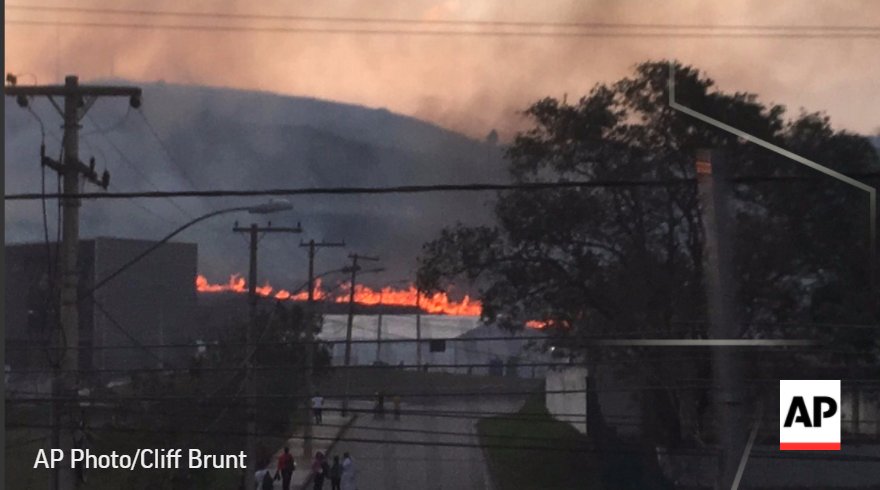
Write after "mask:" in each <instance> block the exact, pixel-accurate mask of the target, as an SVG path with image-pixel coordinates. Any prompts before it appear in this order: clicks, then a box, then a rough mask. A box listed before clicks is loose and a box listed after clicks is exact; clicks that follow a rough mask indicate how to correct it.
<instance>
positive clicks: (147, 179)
mask: <svg viewBox="0 0 880 490" xmlns="http://www.w3.org/2000/svg"><path fill="white" fill-rule="evenodd" d="M129 110H130V108H129ZM126 114H128V113H127V112H126ZM86 119H88V120H89V121H90V122H91V123H92V124H93V125H94V126H95V127H96V128H99V129H100V126H99V125H98V123H97V122H96V121H95V120H94V118H92V116H91V114H89V113H86ZM97 133H98V134H100V135H101V137H102V138H104V141H106V142H107V143H108V144H109V145H110V147H111V148H113V150H114V151H115V152H116V154H117V155H119V158H120V160H121V161H122V163H123V164H125V165H126V166H127V167H128V168H130V169H132V170H133V171H134V172H135V173H137V174H138V175H139V176H140V177H141V179H142V181H143V182H146V183H147V184H148V185H149V186H150V187H152V188H153V189H154V190H155V191H159V186H157V185H156V183H155V182H153V181H152V180H151V179H150V177H149V176H147V174H146V173H144V172H143V171H142V170H141V169H140V168H139V167H138V166H137V165H135V163H134V162H132V161H131V159H130V158H129V157H128V155H126V154H125V152H123V151H122V150H121V149H120V148H119V146H118V145H117V144H116V143H115V142H114V141H113V140H112V139H110V136H109V135H108V134H107V132H106V131H102V130H99V131H97ZM166 200H167V201H168V203H169V204H171V205H172V206H174V207H175V208H176V209H177V210H178V211H179V212H180V213H181V214H182V215H183V216H185V217H186V218H187V219H192V218H193V216H192V214H190V213H189V212H187V211H186V210H185V209H183V208H182V207H181V206H180V205H179V204H177V202H175V201H174V199H171V198H168V199H166ZM142 209H147V208H145V207H144V208H142ZM153 214H155V213H153ZM157 216H158V215H157ZM162 219H163V220H164V221H168V219H167V218H164V217H162Z"/></svg>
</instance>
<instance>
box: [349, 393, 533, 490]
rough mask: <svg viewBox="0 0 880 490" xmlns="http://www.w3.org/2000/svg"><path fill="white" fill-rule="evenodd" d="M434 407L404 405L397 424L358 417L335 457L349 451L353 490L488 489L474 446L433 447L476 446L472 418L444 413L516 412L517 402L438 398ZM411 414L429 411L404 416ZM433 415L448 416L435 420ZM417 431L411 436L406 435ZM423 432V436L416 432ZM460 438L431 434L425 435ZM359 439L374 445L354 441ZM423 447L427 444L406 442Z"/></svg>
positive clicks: (496, 398) (510, 399) (485, 471)
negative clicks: (448, 444) (352, 462)
mask: <svg viewBox="0 0 880 490" xmlns="http://www.w3.org/2000/svg"><path fill="white" fill-rule="evenodd" d="M442 398H444V399H440V398H438V399H437V403H430V402H426V401H421V402H420V403H419V404H406V403H405V402H404V404H403V412H404V413H403V415H402V417H401V420H399V421H398V420H394V416H393V414H391V413H390V412H389V413H386V415H385V418H384V419H376V418H374V416H373V415H370V414H367V413H362V414H361V415H360V416H359V417H358V419H357V421H355V423H354V424H353V425H352V427H350V428H349V429H348V431H346V433H345V434H344V435H343V438H342V439H343V440H341V441H339V443H338V444H337V445H336V447H335V450H334V453H335V454H340V455H341V454H342V453H343V452H346V451H347V452H350V453H351V455H352V457H353V459H354V461H355V467H356V475H357V487H358V490H409V489H424V490H453V489H455V490H490V489H491V486H490V477H489V472H488V469H487V467H486V462H485V460H484V454H483V451H482V450H481V449H480V448H478V447H442V446H436V445H431V444H432V443H438V442H439V443H458V444H472V445H475V444H478V443H479V441H478V439H477V436H476V430H475V424H476V420H477V419H476V418H474V417H471V418H465V417H461V416H459V415H454V416H448V415H453V414H450V413H449V412H502V413H509V412H513V411H516V410H517V409H518V408H519V407H520V406H521V405H522V398H518V397H505V398H502V397H499V396H488V397H481V398H476V397H467V398H457V399H450V398H449V397H442ZM407 411H412V412H419V411H422V412H425V411H427V412H432V413H433V414H426V413H407ZM438 412H441V413H446V415H447V416H438ZM406 431H416V432H406ZM418 431H424V432H418ZM438 431H439V432H456V433H460V434H463V435H461V436H457V435H447V434H431V433H427V432H438ZM358 439H361V440H362V439H372V440H377V439H378V440H380V441H381V443H379V442H356V440H358ZM410 441H417V442H426V443H428V444H426V445H415V444H406V442H410Z"/></svg>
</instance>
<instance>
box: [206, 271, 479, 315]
mask: <svg viewBox="0 0 880 490" xmlns="http://www.w3.org/2000/svg"><path fill="white" fill-rule="evenodd" d="M196 290H197V291H198V292H200V293H223V292H232V293H247V290H248V288H247V281H245V279H244V278H243V277H241V275H240V274H233V275H232V276H230V277H229V281H228V282H227V283H226V284H212V283H210V282H208V279H207V278H206V277H205V276H203V275H198V276H196ZM273 291H274V294H273ZM350 291H351V289H350V288H348V287H343V288H341V292H339V293H338V294H336V295H331V294H330V293H329V292H327V291H325V290H324V289H323V288H322V282H321V279H320V278H318V279H316V280H315V292H314V295H315V299H316V300H323V299H330V300H332V301H334V302H336V303H345V302H347V301H348V297H349V294H350ZM256 292H257V294H258V295H260V296H264V297H273V298H275V299H277V300H280V301H305V300H307V299H308V291H300V292H298V293H296V294H293V293H291V292H290V291H288V290H286V289H279V290H278V291H275V289H274V288H273V287H272V285H270V284H269V283H268V282H267V283H265V284H263V285H262V286H259V287H257V288H256ZM354 300H355V302H356V303H360V304H363V305H379V304H382V305H389V306H416V303H417V302H418V306H420V307H421V309H422V310H423V311H426V312H428V313H437V314H443V315H460V316H479V314H480V312H481V309H482V305H481V304H480V302H479V301H478V300H475V299H471V297H470V296H467V295H465V297H464V298H463V299H462V300H461V301H453V300H451V299H450V298H449V296H448V295H447V294H446V293H434V294H431V295H421V297H419V294H418V291H417V290H416V287H415V286H414V285H409V286H408V287H407V288H404V289H395V288H392V287H388V286H386V287H384V288H381V289H378V290H374V289H372V288H370V287H368V286H364V285H362V284H358V285H357V286H355V290H354Z"/></svg>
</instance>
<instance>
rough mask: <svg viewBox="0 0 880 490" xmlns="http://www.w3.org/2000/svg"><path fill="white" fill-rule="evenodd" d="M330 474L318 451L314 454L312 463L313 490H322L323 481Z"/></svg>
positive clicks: (322, 455) (321, 454) (322, 454)
mask: <svg viewBox="0 0 880 490" xmlns="http://www.w3.org/2000/svg"><path fill="white" fill-rule="evenodd" d="M329 473H330V467H329V466H328V465H327V461H326V459H324V453H322V452H321V451H318V452H317V453H315V459H314V461H312V481H313V482H314V487H313V488H314V490H323V488H324V479H325V478H327V475H328V474H329Z"/></svg>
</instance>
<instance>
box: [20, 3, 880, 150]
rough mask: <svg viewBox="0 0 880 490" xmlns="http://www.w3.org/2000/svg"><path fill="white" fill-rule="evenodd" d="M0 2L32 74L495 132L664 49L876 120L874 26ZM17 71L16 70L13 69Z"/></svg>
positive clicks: (668, 16)
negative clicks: (809, 33)
mask: <svg viewBox="0 0 880 490" xmlns="http://www.w3.org/2000/svg"><path fill="white" fill-rule="evenodd" d="M14 4H18V5H42V2H38V3H33V2H30V3H29V2H28V1H27V0H17V1H16V2H14ZM50 5H54V6H58V5H76V6H77V7H98V8H100V7H104V6H112V8H122V9H126V8H127V9H139V10H171V11H199V12H213V13H217V12H223V13H238V14H243V13H244V14H268V15H310V16H329V17H347V18H359V19H363V18H374V19H375V18H384V19H388V18H397V19H401V18H407V19H425V20H480V21H490V20H491V21H528V22H599V23H615V24H619V23H639V24H645V23H662V24H673V23H674V24H696V25H719V24H723V25H733V24H737V25H742V24H745V25H768V24H771V25H811V26H834V25H860V26H873V27H877V26H878V25H880V2H878V1H873V0H864V1H859V0H847V1H818V0H788V1H783V0H779V1H774V2H766V1H764V0H742V1H737V2H731V1H729V0H712V1H708V0H689V1H659V0H658V1H652V0H620V1H613V2H612V1H610V0H608V1H596V0H592V1H590V0H579V1H578V0H567V1H566V0H546V1H534V0H491V1H489V0H487V1H477V0H470V1H466V0H445V1H444V0H406V1H404V0H399V1H389V0H370V1H363V0H362V1H353V0H305V1H297V2H290V1H285V0H265V1H258V2H255V1H240V0H238V1H220V0H214V1H209V0H197V1H187V2H179V1H146V2H144V1H138V2H135V1H115V2H109V1H107V0H104V1H102V2H98V1H92V2H76V3H75V4H74V3H73V2H57V3H56V2H52V3H51V4H50ZM6 17H7V25H6V67H7V71H12V72H18V73H32V74H35V75H36V76H37V77H38V79H39V81H40V82H41V83H46V82H51V81H57V80H59V79H60V77H63V75H64V74H67V73H76V74H79V75H80V76H81V78H84V79H91V78H101V77H107V76H115V77H121V78H126V79H131V80H136V81H155V80H165V81H167V82H178V83H187V84H206V85H215V86H224V87H234V88H242V89H257V90H266V91H272V92H279V93H284V94H291V95H303V96H312V97H318V98H322V99H330V100H338V101H345V102H351V103H357V104H363V105H367V106H371V107H386V108H388V109H389V110H392V111H395V112H400V113H404V114H409V115H413V116H416V117H419V118H423V119H428V120H430V121H432V122H435V123H438V124H440V125H442V126H445V127H449V128H452V129H456V130H459V131H463V132H465V133H467V134H469V135H472V136H476V137H482V136H484V135H485V134H486V133H488V131H489V130H490V129H492V128H499V129H500V130H502V133H503V134H504V135H505V136H507V135H509V133H510V130H511V129H512V128H515V127H517V124H518V122H517V111H519V110H521V109H523V108H524V107H526V106H527V105H528V104H529V103H530V102H531V101H533V100H535V99H537V98H540V97H543V96H547V95H553V96H560V97H561V96H563V94H567V95H568V97H569V98H576V97H578V96H580V95H582V94H584V93H585V92H586V91H587V90H589V88H590V87H591V86H593V85H594V84H595V83H597V82H600V81H613V80H616V79H618V78H620V77H621V76H623V75H625V74H626V73H627V72H628V71H629V70H630V69H631V68H632V66H633V65H634V64H635V63H638V62H640V61H644V60H648V59H668V58H675V59H678V60H680V61H682V62H684V63H688V64H693V65H695V66H697V67H699V68H701V69H703V70H704V71H706V72H707V73H708V74H709V76H711V77H712V78H714V79H715V80H716V81H717V82H718V84H719V86H720V87H721V88H722V89H725V90H731V91H734V90H737V91H751V92H757V93H759V94H760V95H761V97H762V99H763V100H765V101H768V102H777V103H782V104H785V105H786V106H788V107H789V109H790V110H791V111H792V112H795V113H796V112H797V111H798V110H799V109H800V108H801V107H803V108H806V109H808V110H821V111H826V112H827V113H828V114H829V115H830V116H831V118H832V121H833V122H834V124H835V126H836V127H839V128H847V129H851V130H855V131H859V132H864V133H874V132H876V131H877V130H878V127H880V117H878V114H880V97H878V93H880V55H878V54H880V38H878V37H873V38H860V39H840V38H831V37H819V38H766V37H763V38H762V37H757V38H755V37H747V38H730V37H703V38H682V37H650V38H644V37H637V38H631V37H578V38H572V37H568V38H565V37H537V36H532V37H526V36H474V35H425V34H421V35H412V34H409V35H402V34H387V33H386V34H381V35H379V34H363V33H360V34H356V33H350V32H346V33H338V32H336V33H327V32H320V33H315V32H309V33H305V32H209V31H188V30H156V29H135V28H132V27H128V28H102V27H96V26H88V27H76V26H62V27H57V26H32V25H15V24H10V23H9V22H8V21H9V20H10V19H43V20H54V19H59V20H63V21H65V22H80V21H82V22H91V23H94V22H99V23H106V22H112V23H124V24H150V23H153V24H155V23H163V24H175V23H178V24H190V25H191V24H205V25H220V24H225V25H230V24H233V25H238V26H252V27H253V26H260V27H283V28H287V27H305V28H318V29H320V28H331V29H354V30H363V29H380V30H389V29H391V30H394V29H415V30H422V31H424V30H425V27H424V26H423V25H416V24H406V23H404V24H386V23H382V24H376V23H364V22H362V21H352V22H347V23H338V22H320V21H309V22H303V21H291V20H271V19H270V20H265V19H264V20H260V19H242V18H219V19H205V18H193V17H174V16H170V17H169V16H163V17H153V16H144V15H141V16H130V15H102V14H97V13H84V14H73V13H65V14H61V15H58V14H56V13H52V12H41V11H33V10H31V11H24V10H15V9H10V8H9V7H8V6H7V9H6ZM429 28H430V29H439V30H450V29H462V27H461V26H456V25H452V26H448V25H435V26H434V27H429ZM465 28H468V27H465ZM471 28H472V29H478V30H486V29H488V28H494V29H498V27H491V26H489V27H486V26H478V27H471ZM501 29H507V30H514V31H515V30H522V29H521V28H518V27H501ZM594 32H595V31H594ZM637 32H645V29H638V30H637ZM874 32H875V33H876V32H877V31H874ZM29 80H31V79H30V78H28V77H27V76H24V77H22V82H23V83H28V81H29Z"/></svg>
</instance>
